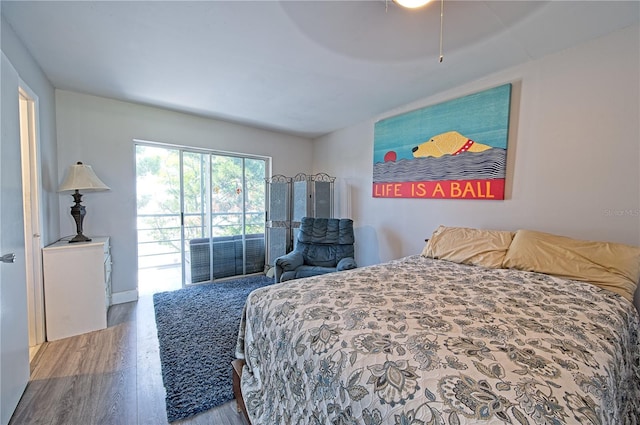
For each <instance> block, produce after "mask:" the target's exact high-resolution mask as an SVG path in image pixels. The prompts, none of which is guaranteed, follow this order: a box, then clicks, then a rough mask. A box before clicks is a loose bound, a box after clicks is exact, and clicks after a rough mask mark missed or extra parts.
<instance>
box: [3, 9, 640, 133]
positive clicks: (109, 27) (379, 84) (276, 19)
mask: <svg viewBox="0 0 640 425" xmlns="http://www.w3.org/2000/svg"><path fill="white" fill-rule="evenodd" d="M440 5H441V4H440V1H439V0H434V1H433V2H432V3H430V4H428V5H427V6H426V7H424V8H422V9H420V10H413V11H410V10H407V9H403V8H401V7H400V6H397V5H396V4H394V3H392V2H391V1H389V2H388V3H387V2H385V1H384V0H375V1H282V2H277V1H103V2H97V1H81V2H78V1H69V2H60V1H43V2H36V1H33V2H32V1H6V0H2V1H1V3H0V7H1V10H2V14H3V15H4V16H5V18H6V20H7V22H8V23H9V24H10V25H11V26H12V27H13V29H14V30H15V32H16V33H17V34H18V37H20V39H21V40H22V41H23V42H24V44H25V45H26V46H27V48H28V49H29V51H30V52H31V54H32V55H33V56H34V58H35V59H36V61H37V62H38V63H39V64H40V66H41V67H42V69H43V71H44V72H45V74H46V75H47V76H48V77H49V79H50V81H51V82H52V84H53V85H54V86H55V87H56V88H59V89H64V90H73V91H78V92H82V93H88V94H93V95H98V96H104V97H109V98H114V99H121V100H126V101H132V102H138V103H143V104H148V105H155V106H160V107H164V108H169V109H172V110H177V111H183V112H188V113H193V114H198V115H202V116H207V117H213V118H219V119H224V120H229V121H234V122H239V123H243V124H248V125H253V126H257V127H260V128H267V129H272V130H276V131H281V132H285V133H290V134H295V135H301V136H305V137H316V136H319V135H322V134H326V133H329V132H331V131H334V130H337V129H340V128H343V127H346V126H349V125H352V124H354V123H357V122H360V121H362V120H365V119H367V118H371V117H373V116H376V115H378V114H381V113H383V112H385V111H388V110H390V109H393V108H395V107H397V106H400V105H403V104H407V103H410V102H412V101H415V100H418V99H420V98H424V97H427V96H429V95H432V94H435V93H438V92H440V91H443V90H446V89H448V88H450V87H454V86H457V85H460V84H463V83H466V82H469V81H472V80H474V79H477V78H479V77H482V76H484V75H487V74H489V73H491V72H494V71H497V70H500V69H504V68H506V67H509V66H513V65H517V64H520V63H523V62H526V61H530V60H534V59H537V58H540V57H541V56H544V55H546V54H549V53H553V52H556V51H560V50H562V49H565V48H568V47H571V46H573V45H576V44H579V43H582V42H584V41H587V40H589V39H593V38H596V37H599V36H602V35H604V34H607V33H609V32H612V31H615V30H618V29H621V28H623V27H626V26H629V25H633V24H637V23H638V21H639V17H640V8H639V5H640V3H639V2H638V1H626V2H612V1H552V2H543V1H455V0H445V2H444V42H443V48H444V61H443V62H442V63H439V62H438V55H439V33H440Z"/></svg>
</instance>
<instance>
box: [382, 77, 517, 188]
mask: <svg viewBox="0 0 640 425" xmlns="http://www.w3.org/2000/svg"><path fill="white" fill-rule="evenodd" d="M510 101H511V84H505V85H502V86H499V87H495V88H493V89H489V90H485V91H483V92H480V93H476V94H472V95H468V96H465V97H462V98H458V99H454V100H451V101H448V102H444V103H441V104H437V105H434V106H430V107H426V108H423V109H419V110H416V111H412V112H408V113H406V114H402V115H398V116H396V117H391V118H387V119H385V120H381V121H378V122H377V123H376V125H375V131H374V158H373V162H374V164H373V196H374V197H381V198H443V199H486V200H502V199H504V186H505V175H506V158H507V135H508V129H509V110H510Z"/></svg>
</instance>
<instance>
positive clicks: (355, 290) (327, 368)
mask: <svg viewBox="0 0 640 425" xmlns="http://www.w3.org/2000/svg"><path fill="white" fill-rule="evenodd" d="M639 321H640V320H639V316H638V313H637V311H636V310H635V308H634V307H633V305H632V304H630V303H629V302H628V301H627V300H625V299H624V298H622V297H621V296H619V295H616V294H613V293H610V292H608V291H605V290H602V289H599V288H597V287H596V286H593V285H590V284H586V283H582V282H575V281H567V280H563V279H559V278H555V277H551V276H548V275H543V274H537V273H529V272H521V271H516V270H506V269H486V268H482V267H475V266H465V265H460V264H455V263H450V262H446V261H441V260H431V259H428V258H424V257H421V256H418V255H416V256H411V257H406V258H403V259H400V260H396V261H391V262H389V263H385V264H380V265H375V266H370V267H363V268H360V269H355V270H350V271H345V272H340V273H332V274H327V275H324V276H317V277H312V278H306V279H301V280H296V281H290V282H286V283H282V284H276V285H272V286H270V287H266V288H262V289H258V290H256V291H254V292H253V293H252V294H251V295H250V296H249V298H248V299H247V303H246V305H245V313H244V318H243V321H242V324H241V329H240V335H239V339H238V347H237V352H236V355H237V357H238V358H243V359H245V361H246V366H245V368H244V369H243V374H242V381H241V382H242V384H241V387H242V393H243V396H244V401H245V404H246V406H247V410H248V414H249V417H250V419H251V422H252V424H253V425H289V424H318V425H327V424H336V425H338V424H345V425H346V424H365V425H378V424H394V425H418V424H420V425H422V424H471V423H473V424H478V423H487V424H489V423H491V424H504V423H508V424H577V423H580V424H600V423H602V424H612V425H619V424H638V423H640V340H639V338H640V337H639V332H640V323H639Z"/></svg>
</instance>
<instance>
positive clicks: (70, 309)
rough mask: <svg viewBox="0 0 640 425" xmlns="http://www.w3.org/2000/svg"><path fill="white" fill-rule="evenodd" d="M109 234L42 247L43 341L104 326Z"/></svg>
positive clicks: (108, 295)
mask: <svg viewBox="0 0 640 425" xmlns="http://www.w3.org/2000/svg"><path fill="white" fill-rule="evenodd" d="M110 248H111V247H110V246H109V237H92V240H91V242H76V243H69V242H67V241H60V242H56V243H54V244H52V245H49V246H47V247H45V248H44V249H43V250H42V259H43V268H44V296H45V317H46V325H47V340H48V341H53V340H56V339H61V338H66V337H69V336H73V335H78V334H82V333H85V332H91V331H96V330H99V329H105V328H106V327H107V311H108V309H109V305H111V250H110Z"/></svg>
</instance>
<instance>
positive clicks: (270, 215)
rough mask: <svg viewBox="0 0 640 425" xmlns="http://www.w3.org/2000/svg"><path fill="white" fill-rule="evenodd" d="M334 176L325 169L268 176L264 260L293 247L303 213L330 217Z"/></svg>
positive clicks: (270, 260)
mask: <svg viewBox="0 0 640 425" xmlns="http://www.w3.org/2000/svg"><path fill="white" fill-rule="evenodd" d="M334 182H335V177H331V176H329V175H328V174H326V173H318V174H315V175H307V174H304V173H299V174H296V175H295V176H294V177H286V176H283V175H275V176H273V177H271V178H270V179H267V187H268V190H267V194H268V197H269V201H268V204H269V208H268V209H267V226H266V232H267V264H268V265H269V266H270V267H273V266H274V261H275V260H276V258H278V257H280V256H282V255H285V254H286V253H287V252H290V251H291V250H292V249H293V241H294V237H295V232H296V229H298V228H299V227H300V221H301V220H302V217H320V218H332V217H333V196H334V195H333V192H334V188H333V186H334Z"/></svg>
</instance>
